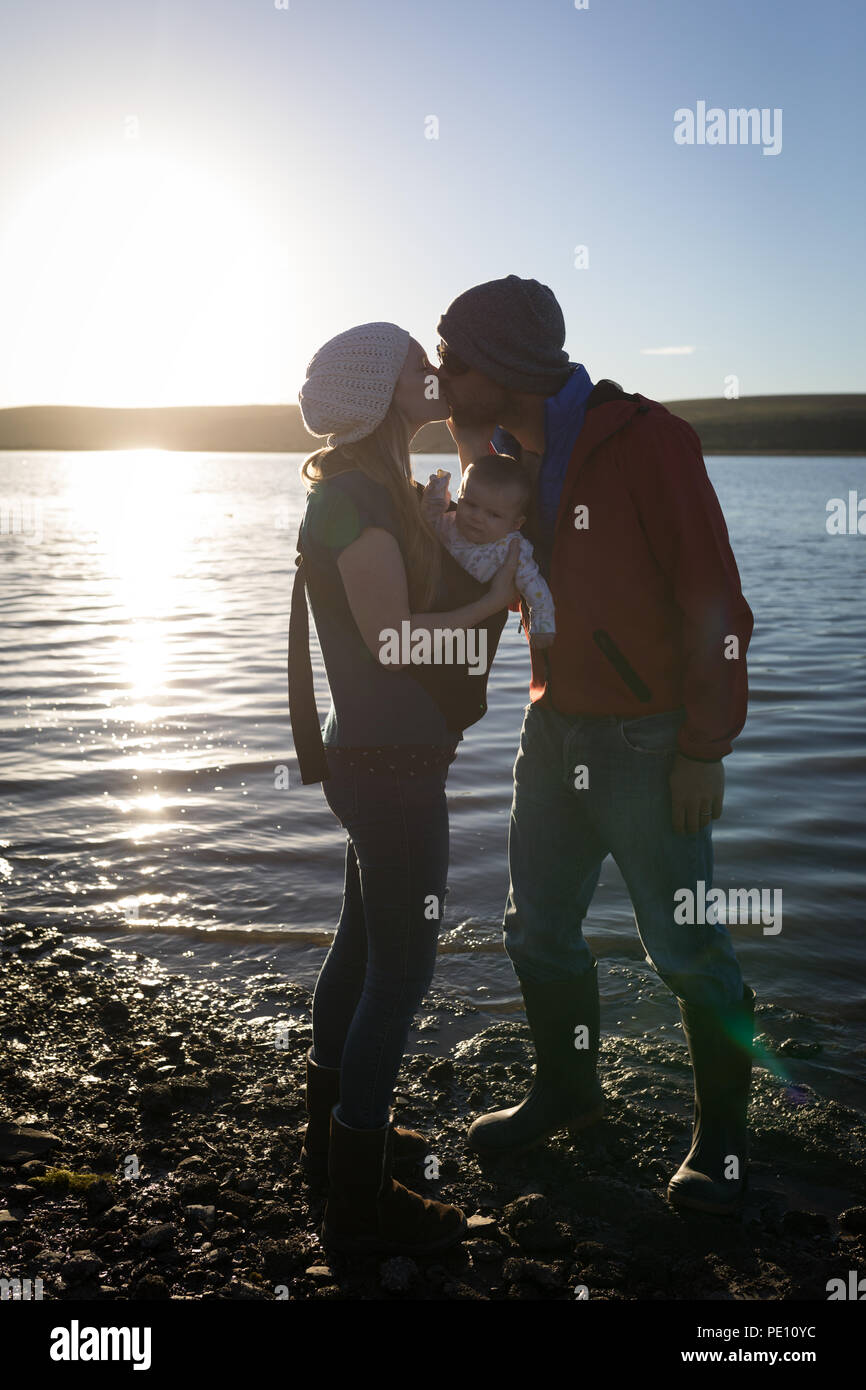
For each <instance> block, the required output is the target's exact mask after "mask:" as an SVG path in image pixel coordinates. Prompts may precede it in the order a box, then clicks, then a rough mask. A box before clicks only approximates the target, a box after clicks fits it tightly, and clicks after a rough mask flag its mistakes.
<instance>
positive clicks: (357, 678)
mask: <svg viewBox="0 0 866 1390" xmlns="http://www.w3.org/2000/svg"><path fill="white" fill-rule="evenodd" d="M299 401H300V405H301V414H302V416H303V419H304V423H305V425H306V427H307V429H308V430H309V431H310V433H312V434H314V435H319V436H321V435H325V434H327V436H328V438H327V444H326V446H325V447H324V448H322V449H320V450H318V451H317V452H316V453H314V454H312V455H311V456H310V457H309V458H308V459H307V460H306V461H305V463H304V465H303V468H302V470H301V473H302V477H303V479H304V483H305V485H306V486H307V488H308V496H307V503H306V509H305V512H304V517H303V521H302V523H301V529H300V532H299V536H298V551H299V555H300V562H299V565H300V567H299V571H298V576H297V577H296V581H295V590H294V593H293V596H292V599H293V601H292V623H291V628H290V640H289V700H290V709H291V715H292V730H293V734H294V739H295V747H296V751H297V755H298V762H299V766H300V769H301V775H302V779H303V780H304V781H305V782H310V781H319V780H322V781H323V782H324V792H325V798H326V800H327V802H328V805H329V806H330V807H331V810H332V811H333V812H334V814H335V816H336V817H337V819H338V820H339V821H340V822H341V824H342V825H343V826H344V828H345V830H346V834H347V844H346V867H345V886H344V893H343V906H342V911H341V914H340V920H339V925H338V927H337V932H336V935H335V937H334V941H333V943H332V945H331V949H330V951H329V953H328V956H327V958H326V960H325V963H324V965H323V967H322V970H321V973H320V975H319V978H318V981H317V983H316V988H315V992H314V995H313V1046H312V1048H311V1049H310V1050H309V1052H308V1054H307V1110H308V1115H309V1123H308V1126H307V1131H306V1135H305V1139H304V1147H303V1150H302V1154H301V1166H302V1168H303V1169H304V1171H305V1172H306V1173H307V1174H308V1175H314V1174H317V1173H322V1172H323V1171H325V1170H326V1171H327V1174H328V1178H329V1191H328V1200H327V1205H326V1208H325V1219H324V1224H323V1227H322V1240H323V1243H324V1244H326V1245H328V1246H330V1247H332V1248H334V1249H338V1250H344V1251H367V1250H370V1251H383V1252H389V1253H394V1254H396V1253H405V1254H411V1253H424V1252H426V1251H431V1250H438V1249H442V1248H444V1247H446V1246H449V1245H452V1244H454V1243H456V1242H458V1241H460V1240H462V1239H463V1237H464V1235H465V1233H466V1229H467V1226H466V1219H465V1217H464V1215H463V1213H462V1212H461V1211H460V1210H459V1208H457V1207H454V1206H449V1205H447V1204H445V1203H442V1202H436V1201H432V1200H429V1199H427V1198H423V1197H421V1196H420V1195H419V1194H418V1193H415V1192H412V1191H410V1190H409V1189H408V1188H407V1187H405V1186H403V1185H402V1184H401V1183H399V1182H397V1181H396V1179H394V1178H393V1176H392V1164H393V1162H394V1161H395V1159H396V1158H400V1157H403V1158H412V1159H414V1160H415V1161H416V1162H417V1160H418V1159H419V1158H423V1156H424V1155H425V1154H426V1153H427V1152H429V1148H430V1146H429V1144H428V1143H427V1141H425V1140H424V1138H423V1137H422V1136H421V1135H419V1134H416V1133H414V1132H413V1131H405V1130H400V1129H395V1128H394V1127H393V1126H392V1124H391V1112H390V1103H391V1099H392V1096H393V1090H394V1083H395V1080H396V1077H397V1073H398V1070H399V1067H400V1064H401V1061H402V1058H403V1053H404V1049H405V1046H406V1039H407V1036H408V1032H409V1028H410V1026H411V1023H412V1019H413V1017H414V1014H415V1011H416V1010H417V1008H418V1006H419V1004H420V1003H421V1000H422V999H423V997H424V995H425V993H426V992H427V989H428V988H429V985H430V981H431V979H432V976H433V970H434V965H435V958H436V945H437V938H438V932H439V922H440V920H441V915H442V906H443V903H444V899H445V892H446V879H447V871H448V810H447V803H446V798H445V782H446V777H447V774H448V766H449V764H450V763H451V762H452V761H453V759H454V757H455V754H456V748H457V744H458V742H459V740H460V738H461V736H462V730H463V729H464V728H466V727H467V726H468V725H469V724H471V723H474V722H475V721H476V720H477V719H479V718H481V716H482V715H483V714H484V712H485V710H486V703H485V689H486V680H487V676H486V671H485V673H484V674H482V675H479V674H477V672H476V674H472V673H471V672H470V670H469V668H468V667H467V665H466V664H465V662H464V663H463V664H450V665H439V666H433V665H430V664H427V665H412V664H408V665H402V666H397V665H394V664H386V660H385V659H383V658H385V657H386V648H385V646H384V645H383V643H384V641H385V634H386V630H392V631H396V632H397V633H400V634H402V633H403V632H404V627H403V624H404V623H408V624H409V629H408V630H409V631H410V633H411V634H412V635H413V636H414V634H416V633H418V632H419V631H421V630H422V629H423V630H425V631H426V632H428V633H434V632H435V631H436V630H437V629H449V630H450V631H452V632H453V631H454V630H455V629H461V628H462V629H469V628H471V627H477V628H478V629H479V633H478V634H477V636H478V638H479V641H480V638H481V629H483V631H484V634H485V636H484V640H485V641H486V651H487V668H488V669H489V663H490V661H491V660H492V657H493V654H494V652H495V648H496V643H497V641H498V638H499V634H500V632H501V631H502V626H503V624H504V621H505V616H506V609H507V607H508V606H509V605H510V604H511V603H512V602H514V601H515V598H516V594H515V590H514V571H515V568H516V564H517V558H518V550H517V545H516V543H515V544H514V545H513V546H512V548H511V553H510V554H509V556H508V559H507V560H506V563H505V564H504V565H503V567H502V569H501V570H500V571H499V573H498V574H497V575H495V576H494V578H493V580H492V581H490V583H489V584H481V583H479V582H478V581H477V580H475V579H473V578H472V577H471V576H470V575H469V574H467V573H466V572H465V571H464V570H462V569H461V567H460V566H459V565H458V564H457V563H456V561H454V560H453V558H452V557H451V556H450V555H449V554H448V552H447V551H446V550H445V549H444V548H443V547H442V546H441V545H440V543H439V541H438V539H437V538H436V536H435V535H434V533H433V531H432V530H431V529H430V528H429V526H428V525H427V524H426V522H425V521H424V519H423V517H422V515H421V510H420V507H419V496H420V488H419V486H418V484H416V483H414V482H413V481H412V475H411V465H410V456H409V441H410V439H411V437H412V436H413V435H414V434H415V433H416V431H417V430H418V429H419V428H420V427H421V425H423V424H425V423H426V422H427V421H428V420H439V419H443V418H445V417H446V416H447V415H448V413H449V410H448V406H447V405H446V404H445V403H444V402H443V401H442V399H441V398H440V393H439V390H438V377H437V373H436V371H435V370H434V368H433V367H432V366H431V364H430V362H429V361H428V359H427V356H426V354H425V352H424V350H423V348H422V347H421V345H420V344H419V343H418V342H416V341H415V339H413V338H410V336H409V334H408V333H407V332H406V330H405V329H402V328H399V327H398V326H397V325H396V324H391V323H370V324H362V325H360V326H359V327H357V328H353V329H350V330H349V331H348V332H346V333H341V334H339V335H338V336H337V337H336V338H333V339H331V340H330V341H329V342H328V343H326V344H325V345H324V347H322V348H321V349H320V350H319V352H318V353H316V355H315V356H314V357H313V359H312V361H311V362H310V365H309V367H308V369H307V380H306V381H305V383H304V385H303V387H302V389H301V392H300V395H299ZM304 582H306V586H307V591H308V594H309V599H310V605H311V608H312V611H313V616H314V618H315V621H316V630H317V633H318V637H319V643H320V646H321V650H322V657H323V660H324V663H325V669H326V672H327V675H328V683H329V686H330V690H331V699H332V704H331V709H330V711H329V713H328V717H327V720H326V722H325V729H324V743H323V742H322V737H321V733H320V731H319V728H318V719H317V717H316V714H315V702H314V700H313V697H312V675H311V672H310V668H309V647H308V634H307V631H306V623H307V616H306V604H305V602H304V595H303V584H304ZM422 640H423V639H422ZM432 645H433V646H434V649H435V644H432ZM466 645H467V646H468V645H469V644H468V643H467V644H466ZM481 649H482V650H484V648H483V647H482V648H481ZM410 650H411V649H410ZM472 650H473V651H476V650H477V648H476V647H473V648H472ZM390 654H391V655H393V653H390ZM407 654H408V653H407V652H406V651H402V652H401V653H400V655H401V657H402V656H405V655H407Z"/></svg>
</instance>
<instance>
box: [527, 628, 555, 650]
mask: <svg viewBox="0 0 866 1390" xmlns="http://www.w3.org/2000/svg"><path fill="white" fill-rule="evenodd" d="M555 641H556V633H555V632H531V633H530V634H529V645H530V647H535V649H536V651H544V650H545V648H547V647H552V646H553V644H554V642H555Z"/></svg>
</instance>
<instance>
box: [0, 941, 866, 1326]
mask: <svg viewBox="0 0 866 1390" xmlns="http://www.w3.org/2000/svg"><path fill="white" fill-rule="evenodd" d="M4 938H5V939H4V942H3V951H2V954H0V996H2V1012H0V1034H2V1036H3V1038H4V1040H5V1043H6V1047H5V1056H4V1058H3V1060H2V1062H0V1083H2V1084H0V1277H3V1278H16V1277H18V1278H21V1279H25V1278H30V1279H31V1280H33V1279H36V1278H41V1279H42V1280H43V1287H44V1292H43V1298H45V1299H46V1300H48V1299H50V1300H58V1301H67V1300H69V1301H78V1300H98V1301H112V1300H127V1299H134V1300H138V1299H181V1300H184V1299H186V1300H196V1301H199V1300H204V1301H210V1300H213V1299H217V1300H219V1299H226V1298H228V1299H258V1300H276V1299H277V1298H278V1297H288V1298H290V1299H292V1300H303V1299H308V1298H315V1299H319V1298H327V1299H336V1300H354V1299H370V1298H373V1299H397V1300H409V1301H418V1300H429V1299H449V1300H450V1299H455V1300H463V1299H479V1298H480V1299H482V1300H493V1301H499V1300H504V1299H512V1298H518V1299H545V1300H546V1299H559V1300H562V1299H569V1300H572V1299H574V1297H575V1289H576V1287H577V1286H578V1285H580V1284H584V1285H586V1286H587V1288H588V1290H589V1296H590V1297H591V1298H593V1299H603V1300H615V1301H622V1300H627V1301H631V1300H637V1301H642V1300H646V1299H667V1300H679V1299H707V1300H717V1299H720V1298H721V1299H732V1300H739V1299H754V1298H760V1299H778V1300H784V1301H788V1300H799V1299H819V1300H823V1299H825V1298H826V1296H827V1295H826V1292H825V1289H826V1284H827V1281H828V1280H829V1279H831V1278H839V1277H841V1278H846V1277H847V1271H848V1270H849V1269H851V1268H856V1267H857V1266H858V1264H860V1263H862V1260H863V1256H864V1254H866V1250H864V1243H866V1181H864V1173H863V1168H862V1153H863V1133H864V1116H863V1115H862V1113H861V1112H859V1111H855V1110H852V1109H850V1108H848V1107H845V1106H842V1105H839V1104H837V1103H836V1102H834V1101H828V1100H825V1099H823V1098H822V1097H821V1096H819V1095H817V1094H816V1093H815V1092H814V1091H813V1090H812V1089H811V1088H810V1087H807V1086H801V1087H798V1088H791V1089H790V1090H789V1091H788V1092H785V1091H784V1090H782V1089H781V1088H780V1084H779V1082H778V1080H777V1079H776V1078H775V1077H774V1076H773V1075H772V1073H771V1071H769V1070H768V1069H767V1068H765V1067H762V1066H761V1065H760V1064H759V1063H756V1066H755V1068H754V1072H753V1090H752V1104H751V1108H750V1136H751V1152H752V1161H751V1168H750V1187H749V1190H748V1192H747V1196H746V1200H745V1203H744V1207H743V1210H742V1213H741V1214H740V1215H739V1216H736V1217H713V1216H703V1215H701V1214H698V1213H695V1214H690V1215H685V1214H683V1213H677V1212H676V1211H674V1209H673V1208H671V1207H670V1206H669V1204H668V1203H667V1201H666V1200H665V1195H664V1193H665V1187H666V1183H667V1179H668V1177H669V1176H670V1175H671V1173H672V1172H673V1171H674V1170H675V1168H676V1166H677V1165H678V1163H679V1162H680V1161H681V1159H682V1157H683V1156H684V1155H685V1152H686V1150H687V1148H688V1144H689V1139H690V1120H691V1096H692V1089H691V1068H690V1065H689V1061H688V1054H687V1051H686V1049H685V1044H684V1042H683V1041H682V1038H681V1035H680V1037H674V1036H666V1037H664V1038H662V1039H659V1038H658V1037H655V1038H652V1039H649V1038H646V1037H644V1038H643V1039H634V1038H631V1039H629V1038H624V1037H616V1036H609V1035H603V1038H602V1048H601V1059H600V1067H599V1074H600V1077H601V1080H602V1084H603V1086H604V1089H605V1092H606V1096H607V1105H606V1114H605V1118H604V1120H603V1121H602V1122H601V1123H600V1124H599V1125H598V1126H595V1127H594V1128H593V1129H592V1130H590V1131H587V1133H586V1134H585V1135H584V1136H582V1137H581V1138H580V1139H579V1140H577V1141H569V1140H568V1139H567V1136H565V1135H562V1136H557V1137H555V1138H554V1139H553V1140H551V1141H550V1142H549V1143H548V1144H547V1145H545V1146H543V1147H542V1148H540V1149H537V1150H535V1151H533V1152H532V1153H530V1154H528V1155H526V1156H524V1157H523V1158H519V1159H511V1160H505V1159H503V1160H499V1161H498V1162H497V1163H496V1164H484V1165H483V1166H481V1165H479V1162H478V1161H477V1160H476V1158H475V1156H474V1155H472V1154H470V1153H469V1152H468V1151H467V1149H466V1147H465V1142H464V1140H465V1131H466V1128H467V1125H468V1123H469V1120H470V1119H471V1118H472V1117H473V1116H474V1115H476V1114H478V1113H480V1112H481V1111H483V1110H489V1109H491V1108H497V1107H498V1106H500V1105H502V1104H509V1103H513V1102H514V1100H515V1099H516V1098H517V1097H518V1096H519V1095H522V1094H523V1093H524V1092H525V1091H526V1089H527V1088H528V1083H529V1081H530V1079H531V1073H532V1052H531V1047H530V1045H529V1031H528V1029H527V1027H526V1025H525V1023H524V1022H522V1021H520V1022H515V1023H511V1022H501V1023H497V1024H493V1025H492V1026H488V1027H485V1028H483V1029H482V1030H481V1031H479V1032H478V1033H476V1034H474V1035H473V1036H471V1037H469V1038H467V1039H465V1040H464V1041H463V1042H461V1043H458V1044H457V1045H456V1046H455V1047H454V1048H453V1049H452V1050H451V1051H449V1052H447V1053H445V1054H443V1055H435V1054H434V1055H431V1056H426V1055H417V1054H414V1053H411V1052H409V1053H407V1056H406V1058H405V1059H404V1064H403V1067H402V1069H401V1072H400V1076H399V1077H398V1083H397V1089H396V1092H395V1099H394V1108H395V1119H396V1120H397V1122H398V1123H402V1124H404V1125H409V1126H411V1127H412V1128H418V1129H420V1130H421V1131H422V1132H423V1133H425V1134H429V1135H430V1138H431V1152H434V1153H436V1155H437V1157H438V1159H439V1163H440V1176H439V1180H438V1181H427V1180H426V1179H425V1178H424V1176H423V1172H422V1171H418V1172H417V1173H416V1174H415V1175H408V1174H405V1173H403V1172H400V1173H399V1174H397V1176H399V1177H400V1178H402V1179H403V1180H405V1181H407V1182H408V1183H409V1185H410V1186H413V1187H414V1188H415V1190H420V1191H423V1192H424V1193H425V1194H426V1195H430V1196H438V1197H440V1198H441V1199H442V1200H445V1201H451V1202H455V1203H457V1204H458V1205H459V1206H461V1207H462V1208H463V1210H464V1211H465V1213H466V1215H467V1217H469V1218H470V1221H471V1226H472V1230H471V1231H470V1235H469V1238H468V1239H467V1240H466V1241H465V1242H464V1243H463V1244H462V1245H460V1246H457V1247H455V1249H454V1250H451V1251H448V1252H445V1253H444V1254H441V1255H439V1256H438V1257H432V1258H430V1259H422V1258H421V1257H418V1259H412V1258H408V1257H402V1256H401V1257H390V1258H389V1257H387V1256H367V1257H364V1258H360V1257H358V1258H355V1257H352V1258H349V1257H345V1256H336V1255H335V1256H334V1257H332V1258H329V1256H328V1254H327V1252H326V1251H325V1250H324V1249H323V1248H322V1246H321V1244H320V1241H319V1235H318V1232H319V1228H320V1225H321V1217H322V1211H323V1207H324V1194H323V1193H322V1192H321V1191H320V1190H318V1189H317V1188H315V1187H313V1186H310V1185H308V1184H307V1183H305V1182H304V1181H302V1180H301V1178H300V1175H299V1174H298V1172H297V1170H296V1166H295V1165H296V1162H297V1156H298V1152H299V1150H300V1144H301V1138H302V1135H303V1130H304V1126H305V1123H306V1116H305V1110H304V1103H303V1086H304V1066H305V1053H306V1048H307V1046H308V1045H309V1042H310V1027H309V1002H310V992H309V990H307V989H305V988H303V987H302V986H299V985H296V984H293V983H291V982H290V981H288V980H286V979H285V977H282V976H280V977H273V978H268V977H262V976H260V977H257V979H256V980H255V981H251V982H249V984H248V986H247V988H246V989H245V990H244V991H243V992H242V993H240V994H232V993H231V992H230V991H228V990H226V989H225V988H224V987H223V986H221V985H220V984H218V983H216V982H207V983H206V984H203V983H201V982H197V983H193V982H190V981H188V980H186V979H185V978H184V977H182V976H177V975H171V974H169V973H168V972H166V971H163V970H161V968H159V967H155V966H154V964H153V962H149V961H148V960H147V958H146V957H145V956H144V955H142V954H141V953H134V952H130V951H122V950H119V949H111V948H109V947H107V946H105V945H104V944H103V943H101V942H99V941H97V940H95V939H94V938H90V937H87V936H84V935H75V936H70V937H62V936H60V934H59V933H58V932H56V931H54V930H52V929H50V928H25V927H23V926H14V925H13V926H11V927H9V928H7V929H6V930H5V932H4ZM453 1007H456V1005H451V1004H449V1001H448V999H447V998H445V997H443V996H441V995H440V994H437V993H436V992H435V991H434V992H433V993H432V994H431V996H430V998H429V999H428V1000H425V1003H424V1005H423V1010H424V1018H423V1020H422V1024H421V1026H422V1028H424V1027H426V1028H429V1029H431V1030H433V1032H434V1033H435V1030H436V1027H437V1020H441V1021H444V1020H445V1016H446V1014H447V1013H448V1012H449V1011H450V1010H451V1009H452V1008H453ZM768 1007H770V1008H771V1007H772V1006H768ZM252 1008H255V1009H256V1010H260V1012H257V1014H256V1016H255V1017H254V1018H252V1019H250V1018H241V1017H239V1016H238V1015H239V1014H240V1013H241V1012H246V1013H249V1011H250V1009H252ZM760 1013H761V1009H760V1005H759V1008H758V1018H757V1027H758V1028H760ZM278 1026H279V1029H280V1032H279V1034H278V1035H277V1034H276V1033H275V1029H277V1027H278ZM277 1036H279V1038H280V1046H279V1047H278V1046H276V1043H275V1039H276V1037H277ZM410 1047H411V1043H410ZM16 1121H17V1122H19V1123H22V1124H25V1125H26V1126H28V1127H29V1128H31V1130H35V1131H36V1133H35V1134H32V1133H31V1134H30V1135H29V1136H28V1134H27V1133H22V1132H21V1131H20V1130H17V1129H16V1128H15V1125H14V1122H16ZM40 1135H41V1137H40ZM136 1168H137V1171H138V1173H139V1176H138V1177H135V1176H131V1174H132V1173H134V1171H135V1170H136ZM52 1169H54V1170H60V1171H61V1172H63V1173H65V1174H66V1175H67V1176H66V1177H65V1178H59V1179H57V1180H56V1181H53V1182H52V1181H47V1182H46V1181H45V1179H46V1178H49V1179H50V1177H51V1173H50V1170H52ZM40 1179H41V1180H42V1181H40ZM278 1290H284V1292H282V1293H278V1292H277V1291H278Z"/></svg>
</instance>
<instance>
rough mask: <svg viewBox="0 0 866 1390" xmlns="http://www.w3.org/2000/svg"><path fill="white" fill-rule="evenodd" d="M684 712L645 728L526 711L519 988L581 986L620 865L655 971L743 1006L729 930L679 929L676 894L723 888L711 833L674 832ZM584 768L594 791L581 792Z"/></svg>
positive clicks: (510, 946) (515, 840)
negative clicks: (594, 903)
mask: <svg viewBox="0 0 866 1390" xmlns="http://www.w3.org/2000/svg"><path fill="white" fill-rule="evenodd" d="M684 718H685V711H684V710H682V709H680V710H672V711H669V712H667V713H664V714H652V715H647V716H645V717H643V718H638V719H619V718H617V717H616V716H612V715H611V716H604V717H599V718H590V717H584V716H571V715H562V714H558V713H557V712H556V711H555V710H552V709H550V708H544V707H542V706H541V705H540V704H532V705H529V706H528V707H527V709H526V713H525V717H524V721H523V729H522V732H521V737H520V751H519V752H518V755H517V760H516V762H515V764H514V801H513V804H512V808H511V823H510V827H509V836H508V859H509V871H510V877H511V885H510V891H509V896H508V904H507V907H506V909H505V922H504V926H505V933H504V939H505V949H506V951H507V952H508V955H509V957H510V959H511V962H512V964H513V966H514V969H515V970H516V972H517V975H518V978H520V979H529V980H534V981H537V982H539V983H546V982H552V981H554V980H563V979H568V978H570V977H574V976H577V975H581V974H582V973H583V972H584V971H585V970H586V969H587V968H588V967H589V966H590V965H591V964H592V960H593V957H592V952H591V951H590V948H589V946H588V945H587V943H586V942H585V941H584V939H583V935H582V931H581V927H582V923H583V919H584V917H585V916H586V913H587V910H588V908H589V904H590V901H591V899H592V895H593V893H594V892H595V887H596V884H597V883H598V879H599V874H600V872H601V866H602V864H603V862H604V860H605V859H606V857H607V855H608V854H612V855H613V857H614V859H615V860H616V863H617V865H618V867H619V870H620V873H621V874H622V876H623V878H624V880H625V883H626V886H627V888H628V891H629V895H630V897H631V901H632V906H633V908H634V916H635V922H636V924H637V930H638V933H639V936H640V940H641V944H642V945H643V948H644V950H645V952H646V960H647V963H648V964H649V965H651V966H652V968H653V969H654V970H655V971H656V973H657V974H658V975H659V976H660V978H661V979H662V980H664V982H665V984H666V985H668V987H669V988H670V989H672V990H673V991H674V993H675V994H677V995H679V996H680V997H681V998H683V999H685V1000H686V1001H687V1002H689V1003H692V1004H697V1005H701V1004H705V1005H707V1006H708V1007H719V1006H723V1005H725V1004H729V1003H734V1002H736V1001H737V1000H739V999H741V998H742V996H743V977H742V975H741V973H740V967H739V964H738V962H737V958H736V956H735V955H734V949H733V946H732V944H731V939H730V935H729V933H728V930H727V928H726V927H725V926H724V925H723V924H722V923H721V922H718V923H715V924H712V925H706V926H700V925H694V926H691V925H687V924H685V925H680V924H678V923H676V922H675V921H674V912H675V909H676V907H677V902H676V900H675V898H674V894H675V892H676V890H677V889H681V888H690V889H691V890H692V892H695V891H696V883H697V881H698V880H699V879H703V881H704V884H705V885H706V891H707V892H709V890H710V888H711V887H712V877H713V842H712V830H711V824H712V823H710V825H707V826H705V827H704V829H702V830H700V831H698V833H697V834H694V835H678V834H677V833H676V832H675V831H674V830H673V828H672V825H671V796H670V787H669V785H668V778H669V776H670V772H671V768H672V765H673V760H674V755H675V752H676V739H677V730H678V729H679V726H680V724H681V723H682V722H683V720H684ZM581 767H585V768H586V769H587V772H588V785H587V786H583V787H581V788H580V789H577V788H576V787H575V780H576V778H577V779H578V780H580V776H581V775H580V773H579V772H578V769H579V768H581Z"/></svg>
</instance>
